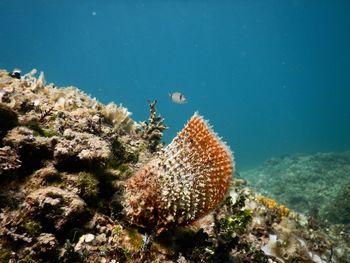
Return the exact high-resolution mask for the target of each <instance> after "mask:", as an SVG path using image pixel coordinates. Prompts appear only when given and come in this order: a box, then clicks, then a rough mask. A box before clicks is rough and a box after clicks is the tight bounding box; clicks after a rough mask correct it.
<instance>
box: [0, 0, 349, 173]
mask: <svg viewBox="0 0 350 263" xmlns="http://www.w3.org/2000/svg"><path fill="white" fill-rule="evenodd" d="M0 25H1V28H0V68H5V69H8V70H12V69H13V68H14V67H18V68H20V69H22V71H23V72H28V71H29V70H30V69H32V68H37V69H38V70H43V71H44V72H45V75H46V79H47V81H48V82H55V83H56V84H57V85H59V86H67V85H74V86H77V87H79V88H81V89H82V90H84V91H86V92H87V93H89V94H91V95H92V96H93V97H96V98H97V99H98V100H100V101H102V102H104V103H107V102H110V101H115V102H117V103H122V104H123V105H125V106H126V107H128V108H129V110H130V111H132V112H133V117H134V118H135V119H136V120H144V119H146V118H147V117H148V106H147V100H148V99H157V100H158V109H159V112H160V113H161V114H162V115H163V116H164V117H165V118H166V123H167V124H168V125H169V127H170V128H169V130H168V132H167V133H166V136H165V140H166V141H169V140H171V138H172V137H173V136H174V135H175V134H176V132H177V131H178V130H180V129H181V128H182V127H183V125H184V123H185V122H186V120H187V119H188V118H189V117H190V116H191V115H192V114H193V112H194V111H196V110H198V111H199V112H200V114H202V115H204V116H205V117H206V118H208V119H210V120H211V123H212V124H213V125H214V128H215V130H216V131H217V132H218V133H219V134H220V135H221V136H222V137H224V139H225V140H226V141H227V142H228V143H229V145H230V146H231V148H232V149H233V150H234V151H235V153H236V154H235V155H236V159H237V162H238V166H239V167H240V168H248V167H250V166H252V165H256V164H258V163H259V162H261V161H263V160H265V159H267V158H269V157H272V156H276V155H280V154H291V153H295V152H315V151H337V150H346V149H350V136H349V134H350V106H349V103H350V48H349V47H350V1H347V0H344V1H336V0H332V1H329V0H318V1H316V0H314V1H313V0H308V1H296V0H295V1H279V0H264V1H258V0H256V1H249V0H236V1H199V0H196V1H180V0H179V1H152V0H147V1H112V0H111V1H107V0H106V1H88V0H84V1H62V0H61V1H53V0H52V1H47V0H36V1H28V0H22V1H16V0H0ZM172 91H181V92H183V93H184V94H185V96H187V98H188V100H189V103H188V104H185V105H178V104H174V103H172V102H171V101H170V99H169V97H168V93H169V92H172Z"/></svg>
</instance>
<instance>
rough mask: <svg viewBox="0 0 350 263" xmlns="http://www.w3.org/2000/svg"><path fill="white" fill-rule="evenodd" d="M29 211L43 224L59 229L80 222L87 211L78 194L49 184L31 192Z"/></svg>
mask: <svg viewBox="0 0 350 263" xmlns="http://www.w3.org/2000/svg"><path fill="white" fill-rule="evenodd" d="M26 203H27V205H28V206H29V211H30V213H31V214H32V215H33V217H34V218H36V219H38V220H40V221H41V222H42V223H43V226H46V228H48V229H51V228H54V229H55V230H57V231H59V230H62V228H63V227H65V226H66V225H67V224H74V225H75V224H78V223H79V221H80V216H81V215H82V214H83V212H84V211H85V207H86V204H85V202H84V201H83V200H82V199H81V198H80V197H79V196H77V195H76V194H72V193H70V192H68V191H65V190H62V189H60V188H58V187H54V186H49V187H46V188H41V189H39V190H37V191H34V192H33V193H31V194H29V195H28V196H27V198H26Z"/></svg>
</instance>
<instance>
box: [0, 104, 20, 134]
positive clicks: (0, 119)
mask: <svg viewBox="0 0 350 263" xmlns="http://www.w3.org/2000/svg"><path fill="white" fill-rule="evenodd" d="M17 124H18V116H17V113H16V112H15V111H13V110H12V109H11V108H10V107H8V106H6V105H5V104H3V103H0V138H1V137H3V136H4V135H5V134H6V132H7V131H8V130H11V129H12V128H13V127H15V126H17Z"/></svg>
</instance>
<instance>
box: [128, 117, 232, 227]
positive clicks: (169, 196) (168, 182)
mask: <svg viewBox="0 0 350 263" xmlns="http://www.w3.org/2000/svg"><path fill="white" fill-rule="evenodd" d="M233 172H234V161H233V156H232V153H231V151H230V149H229V148H228V147H227V146H226V144H225V143H224V142H222V141H221V139H220V138H218V137H217V135H216V134H215V133H214V132H213V130H212V129H211V127H210V126H209V125H208V123H207V122H206V121H205V120H204V119H203V118H202V117H201V116H199V115H198V114H197V113H195V114H194V115H193V116H192V118H191V119H190V120H189V122H188V123H187V124H186V126H185V127H184V129H182V131H180V132H179V133H178V134H177V136H176V137H175V138H174V139H173V141H172V142H171V143H170V144H169V145H168V146H167V147H165V148H164V149H163V150H161V151H160V152H159V153H158V154H157V156H155V157H154V158H153V159H152V160H151V161H150V162H149V163H148V164H146V165H145V166H144V167H143V168H142V169H141V170H140V171H138V172H137V173H136V174H135V175H134V176H132V177H131V178H129V179H128V180H127V181H126V184H125V192H124V207H125V211H126V214H127V215H128V216H129V217H130V218H131V221H132V222H133V223H135V224H137V225H140V226H143V227H146V228H151V229H157V230H158V231H159V230H162V229H165V228H168V227H169V226H171V225H186V224H188V223H190V222H193V221H195V220H197V219H199V218H200V217H202V216H204V215H206V214H208V213H209V212H211V211H212V210H213V209H214V208H215V207H216V206H217V205H218V204H219V203H221V202H222V201H223V199H224V197H225V195H226V193H227V190H228V189H229V186H230V181H231V177H232V174H233Z"/></svg>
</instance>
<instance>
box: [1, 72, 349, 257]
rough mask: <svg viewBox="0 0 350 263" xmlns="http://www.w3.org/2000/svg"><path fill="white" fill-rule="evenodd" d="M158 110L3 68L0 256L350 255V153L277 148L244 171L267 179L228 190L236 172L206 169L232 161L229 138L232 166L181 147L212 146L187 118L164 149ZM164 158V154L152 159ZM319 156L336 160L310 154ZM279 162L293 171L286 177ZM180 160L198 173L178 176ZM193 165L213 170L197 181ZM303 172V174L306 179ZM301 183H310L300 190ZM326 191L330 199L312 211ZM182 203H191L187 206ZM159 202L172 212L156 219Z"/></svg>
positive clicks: (220, 150)
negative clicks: (349, 178)
mask: <svg viewBox="0 0 350 263" xmlns="http://www.w3.org/2000/svg"><path fill="white" fill-rule="evenodd" d="M116 95H117V94H116ZM149 110H150V117H149V119H148V120H147V121H144V122H135V121H134V120H133V119H132V118H131V117H130V115H131V113H130V112H129V111H128V110H127V109H126V108H124V107H122V106H119V105H117V104H115V103H110V104H108V105H103V104H101V103H100V102H98V101H97V100H96V99H93V98H91V97H89V96H88V95H87V94H85V93H84V92H82V91H80V90H79V89H77V88H74V87H67V88H58V87H56V86H55V85H54V84H47V83H46V81H45V77H44V74H43V73H42V72H41V73H40V74H38V73H37V71H36V70H32V71H31V72H29V73H27V74H25V75H21V74H20V73H19V72H7V71H6V70H0V262H22V263H24V262H26V263H28V262H169V263H170V262H174V263H175V262H176V263H186V262H240V263H241V262H246V263H248V262H261V263H274V262H275V263H280V262H321V263H323V262H324V263H335V262H339V263H340V262H350V256H349V255H350V248H349V243H350V242H349V236H350V233H349V221H348V219H349V217H348V214H347V213H348V212H349V207H348V202H344V200H349V182H345V179H346V178H345V174H346V173H347V174H348V173H349V172H348V171H349V166H346V164H347V165H348V163H349V162H348V157H347V156H348V153H346V154H344V155H340V156H336V155H335V154H334V155H333V154H319V155H318V156H317V155H315V156H316V157H315V156H313V157H311V156H296V157H284V158H278V159H273V160H271V161H269V162H268V163H267V164H266V166H265V167H263V168H259V169H257V170H254V171H250V172H244V173H243V172H242V173H241V177H242V178H245V179H248V181H252V182H254V180H255V179H254V178H260V179H261V180H260V179H256V180H257V181H255V184H254V187H256V189H257V192H260V194H257V193H255V190H253V188H251V187H250V186H249V185H248V184H247V183H246V181H245V180H243V179H242V178H238V176H236V175H235V177H234V178H233V179H232V183H231V184H232V185H231V187H230V190H229V193H228V194H227V195H226V196H225V197H223V196H222V194H221V192H220V191H218V189H221V188H223V189H226V188H227V187H226V186H227V185H226V184H227V180H225V181H222V182H221V181H219V180H216V179H215V177H211V179H210V182H209V181H208V180H207V176H202V177H201V173H202V172H201V171H203V173H206V174H208V175H213V173H212V171H215V174H218V176H221V171H223V173H224V174H225V175H226V176H227V174H228V173H231V171H232V170H231V169H232V167H231V165H232V162H231V161H230V158H229V155H227V151H226V148H225V146H222V147H221V144H220V141H219V140H218V141H216V138H211V137H210V141H211V142H213V143H214V144H215V147H210V149H214V150H213V153H214V154H217V155H218V157H217V158H216V159H215V158H214V163H215V160H217V162H218V163H219V164H220V163H222V164H223V166H222V167H220V166H218V165H216V166H215V169H214V170H213V169H204V168H206V167H202V166H201V165H202V163H201V162H202V161H201V160H202V158H204V159H205V158H206V156H205V154H204V155H202V156H200V155H198V156H200V157H201V158H194V159H190V160H189V161H188V160H187V159H186V156H187V157H190V156H191V154H192V153H191V151H188V148H186V149H185V148H183V147H188V144H186V143H184V142H186V141H187V142H192V141H193V143H194V144H195V145H197V146H198V147H197V148H198V149H199V150H200V149H202V148H201V147H202V146H203V145H202V143H203V141H198V142H196V140H195V139H196V138H193V139H194V140H192V138H190V137H191V136H197V134H196V133H193V134H192V133H189V132H187V130H185V132H184V133H183V135H182V136H178V137H176V139H175V140H174V141H175V142H174V144H173V145H174V147H172V148H171V147H170V150H169V148H168V149H165V148H164V145H163V143H162V135H163V131H164V129H165V128H166V125H165V123H164V119H163V118H162V117H161V116H160V115H159V114H158V113H157V112H156V101H153V102H150V105H149ZM189 117H190V116H189ZM192 122H193V123H194V124H193V125H194V126H193V128H194V129H197V126H198V125H199V126H200V127H202V128H203V129H204V130H205V132H207V131H206V129H207V128H206V122H205V121H204V120H202V119H201V118H199V117H196V115H195V116H194V117H193V118H192V119H191V120H190V122H189V123H188V124H187V125H192ZM187 127H189V126H187ZM202 128H201V129H202ZM205 132H204V133H203V134H206V133H205ZM201 134H202V133H201ZM208 134H210V135H212V133H211V131H210V132H208ZM205 136H206V135H205ZM205 136H204V137H203V138H207V137H205ZM181 152H182V153H185V155H186V156H183V157H181V154H180V153H181ZM170 155H174V156H175V157H176V158H174V159H170V160H169V158H168V157H169V156H170ZM226 155H227V156H226ZM155 158H158V160H160V161H159V162H153V163H152V162H151V164H152V165H151V166H149V162H150V160H154V159H155ZM162 158H164V159H167V158H168V159H167V160H164V162H165V163H163V162H162V160H163V159H162ZM183 158H184V159H183ZM293 158H294V160H293ZM312 158H316V159H322V158H323V159H326V160H328V161H325V163H323V164H322V165H320V166H318V165H317V162H316V163H313V162H311V161H305V160H312ZM185 159H186V160H187V161H185ZM299 159H300V160H299ZM182 161H183V163H179V162H182ZM340 162H344V165H341V164H340ZM147 163H148V166H147V165H145V164H147ZM147 167H151V168H149V169H148V168H147ZM346 167H347V168H346ZM274 169H275V170H278V171H279V172H280V173H281V172H282V171H283V170H284V173H285V174H284V175H281V174H280V176H279V178H276V176H275V173H276V174H277V172H276V171H275V170H274ZM313 169H317V171H316V170H315V171H313ZM341 169H348V170H346V171H347V172H346V171H344V173H340V172H339V171H340V170H341ZM302 170H303V171H304V172H305V173H303V175H301V174H302V173H301V171H302ZM139 171H143V172H142V173H141V175H140V172H139ZM182 171H193V174H185V175H183V176H184V177H183V178H185V180H177V179H174V176H175V177H176V176H180V175H181V174H182ZM198 171H199V172H198ZM338 172H339V173H338ZM160 173H164V174H165V175H160ZM331 173H335V175H334V176H333V177H332V174H331ZM179 174H180V175H179ZM317 174H319V176H322V178H323V177H324V178H323V183H321V180H320V179H319V178H320V177H318V176H316V175H317ZM192 175H193V176H197V177H198V178H203V179H201V181H199V182H196V183H198V187H195V190H193V191H194V192H191V191H192V190H191V189H192V188H191V187H189V186H188V184H190V183H191V182H192V181H191V180H192V179H191V178H192ZM135 176H136V177H135ZM298 176H299V177H298ZM308 176H309V177H308ZM343 176H344V178H343ZM306 177H307V178H306ZM335 177H337V178H335ZM340 177H342V179H341V178H340ZM130 178H136V179H135V180H134V181H133V180H129V179H130ZM179 178H180V177H179ZM181 178H182V177H181ZM343 179H344V181H341V180H343ZM162 180H163V181H162ZM293 180H295V181H293ZM298 180H305V184H304V185H303V187H304V188H303V189H297V187H296V185H297V184H296V183H297V181H298ZM318 180H320V181H319V182H318ZM149 181H152V183H153V184H154V185H155V186H157V187H156V188H154V189H153V188H152V187H150V183H149ZM126 182H129V183H126ZM130 182H131V183H130ZM340 182H344V183H343V184H342V183H340ZM164 184H166V187H165V186H164ZM277 184H278V187H280V189H278V190H274V187H277V186H276V185H277ZM313 184H314V185H315V187H312V185H313ZM322 184H323V185H322ZM134 185H136V186H137V187H139V188H136V190H135V188H133V186H134ZM333 185H340V186H341V187H342V188H339V189H338V188H336V186H334V187H333ZM143 186H144V187H143ZM219 187H221V188H219ZM126 189H127V193H128V198H129V199H128V200H127V201H128V202H126V201H125V200H124V199H123V198H124V197H125V194H124V193H125V191H126ZM159 189H162V191H163V192H162V194H161V196H162V198H163V197H164V196H166V197H167V198H166V201H168V203H161V205H160V204H159V202H161V201H162V199H160V197H159V196H157V195H152V192H150V191H151V190H154V191H159ZM188 189H190V190H188ZM262 189H265V191H264V192H263V191H262ZM290 189H292V190H290ZM188 191H190V192H188ZM293 191H294V192H295V191H300V194H299V192H295V193H298V194H295V195H294V199H293ZM317 194H318V195H319V199H317ZM143 195H145V196H147V198H145V199H144V200H143V198H142V196H143ZM135 196H137V198H133V197H135ZM152 196H155V197H156V198H157V200H153V201H152ZM193 196H196V197H198V198H193ZM324 196H327V198H325V197H324ZM211 198H214V199H215V203H210V202H209V201H210V200H211ZM271 198H275V199H276V200H279V202H281V203H283V205H282V204H280V203H278V202H276V201H275V199H271ZM295 198H296V199H295ZM298 198H299V199H300V200H298ZM326 199H327V200H328V201H327V202H323V201H324V200H326ZM220 200H222V201H221V202H219V201H220ZM317 200H320V201H319V203H320V204H321V206H320V210H319V211H317V213H316V212H313V213H311V212H310V211H314V210H315V209H316V208H317V207H316V208H313V204H314V203H316V201H317ZM148 202H151V203H152V205H148V204H149V203H148ZM217 202H219V203H220V204H219V205H215V204H216V203H217ZM332 202H333V203H332ZM126 203H127V205H128V207H129V208H130V207H131V208H132V209H131V210H130V209H127V207H126ZM305 203H307V205H306V204H305ZM167 204H168V205H167ZM155 205H158V206H157V207H155ZM214 205H215V207H214V208H215V209H213V206H214ZM196 207H199V208H201V210H198V211H199V212H198V213H196V210H194V208H196ZM199 208H198V209H199ZM209 208H210V209H209ZM291 208H294V209H295V210H297V211H300V212H303V213H305V215H303V214H301V213H297V212H295V211H293V210H292V209H291ZM167 209H169V210H167ZM181 209H183V211H188V213H187V214H186V213H185V214H184V217H182V216H181V214H179V213H178V211H182V210H181ZM186 209H187V210H186ZM203 211H204V212H206V213H207V212H210V211H211V212H210V213H209V214H207V215H205V216H204V214H203V213H204V212H203ZM306 212H307V213H306ZM339 213H341V214H339ZM160 214H162V215H163V216H164V218H162V220H163V221H160V220H158V221H157V220H154V218H161V217H160V216H161V215H160ZM197 215H198V216H197ZM202 215H203V217H201V218H199V217H200V216H202ZM148 216H149V218H148ZM165 216H166V217H165ZM172 216H174V218H172ZM321 216H322V217H324V218H327V222H326V223H325V222H324V221H321V220H319V218H320V217H321ZM136 219H137V220H136ZM148 219H149V220H148ZM197 219H198V220H197ZM152 220H153V221H152ZM191 220H196V221H194V222H192V221H191ZM140 221H141V223H140ZM149 222H155V223H154V224H156V225H157V224H159V222H163V225H162V228H161V229H160V228H157V226H154V225H152V224H150V225H147V224H148V223H149ZM164 222H166V223H164ZM169 222H172V224H170V223H169ZM190 222H191V223H190Z"/></svg>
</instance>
